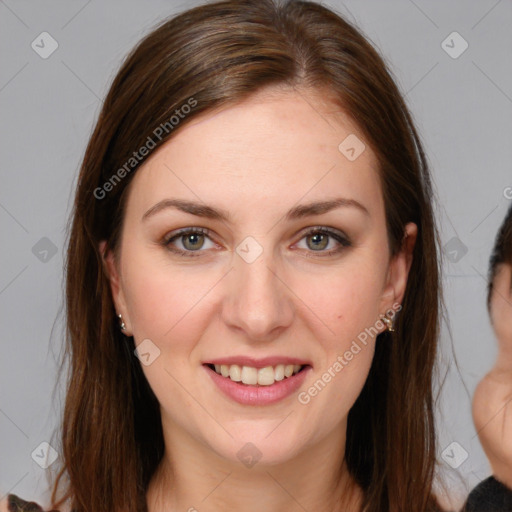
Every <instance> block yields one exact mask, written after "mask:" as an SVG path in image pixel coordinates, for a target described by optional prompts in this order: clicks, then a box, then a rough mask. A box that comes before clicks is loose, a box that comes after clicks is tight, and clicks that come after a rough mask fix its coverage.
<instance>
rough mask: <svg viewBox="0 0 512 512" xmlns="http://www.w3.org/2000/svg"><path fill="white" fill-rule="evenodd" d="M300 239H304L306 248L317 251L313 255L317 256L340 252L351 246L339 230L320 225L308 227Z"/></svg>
mask: <svg viewBox="0 0 512 512" xmlns="http://www.w3.org/2000/svg"><path fill="white" fill-rule="evenodd" d="M302 240H306V250H309V251H310V252H316V253H319V254H316V255H315V256H319V257H324V256H331V255H333V254H337V253H340V252H341V251H343V249H345V248H346V247H350V246H351V243H350V240H349V239H348V238H347V237H346V236H345V235H344V234H343V233H342V232H341V231H338V230H334V229H330V228H324V227H320V226H316V227H313V228H309V229H308V230H307V231H306V233H305V235H304V236H303V237H302V238H301V241H302ZM331 242H332V243H331ZM326 249H328V250H326Z"/></svg>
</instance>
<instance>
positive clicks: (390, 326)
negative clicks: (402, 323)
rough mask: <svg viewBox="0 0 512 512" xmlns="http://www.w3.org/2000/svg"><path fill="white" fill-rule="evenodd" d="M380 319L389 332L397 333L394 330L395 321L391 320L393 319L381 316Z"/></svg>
mask: <svg viewBox="0 0 512 512" xmlns="http://www.w3.org/2000/svg"><path fill="white" fill-rule="evenodd" d="M380 319H381V320H382V321H383V322H384V323H385V324H386V327H387V328H388V331H389V332H395V329H393V320H391V318H388V317H387V316H385V315H380Z"/></svg>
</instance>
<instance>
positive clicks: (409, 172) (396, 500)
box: [52, 0, 440, 512]
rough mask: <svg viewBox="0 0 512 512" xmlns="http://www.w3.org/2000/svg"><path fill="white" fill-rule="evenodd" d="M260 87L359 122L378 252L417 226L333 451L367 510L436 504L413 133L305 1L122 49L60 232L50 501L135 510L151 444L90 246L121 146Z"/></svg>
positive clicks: (369, 57)
mask: <svg viewBox="0 0 512 512" xmlns="http://www.w3.org/2000/svg"><path fill="white" fill-rule="evenodd" d="M271 86H289V87H291V88H295V89H297V90H300V89H301V88H305V89H314V90H322V91H325V92H326V93H327V94H328V96H329V98H330V99H331V101H332V102H333V104H334V105H335V106H336V107H339V108H340V109H343V110H344V111H345V112H347V113H348V114H349V115H350V116H351V117H352V118H353V119H354V120H355V121H356V122H357V124H358V125H359V127H360V128H361V131H362V133H363V135H364V137H365V143H366V144H368V145H369V146H370V147H371V149H372V150H373V151H374V153H375V155H376V156H377V158H378V162H379V181H380V184H381V189H382V193H383V197H384V203H385V214H386V224H387V231H388V238H389V242H390V251H391V254H392V255H394V254H396V252H397V251H398V250H399V249H400V247H401V244H402V240H403V235H404V226H405V224H406V223H407V222H414V223H416V224H417V225H418V228H419V233H418V238H417V240H416V245H415V248H414V253H413V263H412V267H411V269H410V273H409V280H408V283H407V288H406V291H405V296H404V299H403V302H402V306H403V308H402V310H401V313H400V315H399V316H398V318H397V320H396V323H395V329H396V332H394V333H392V334H391V333H389V332H385V333H382V334H380V335H379V337H378V340H377V343H376V352H375V356H374V360H373V364H372V367H371V369H370V373H369V376H368V379H367V381H366V384H365V386H364V388H363V390H362V392H361V394H360V396H359V397H358V399H357V401H356V403H355V404H354V406H353V407H352V409H351V411H350V413H349V417H348V427H347V446H346V460H347V464H348V469H349V471H350V473H351V474H352V475H353V477H354V478H355V480H356V481H357V482H358V483H359V485H360V486H361V487H362V489H363V490H364V496H365V500H364V507H363V508H364V510H365V511H368V512H386V511H403V512H405V511H407V512H410V511H411V510H414V511H415V512H423V511H425V512H426V511H433V510H437V502H436V500H435V498H434V497H433V494H432V487H433V481H434V473H435V463H436V439H435V431H434V417H433V394H432V379H433V371H434V368H435V366H434V363H435V358H436V348H437V340H438V334H439V312H440V282H439V267H438V266H439V263H438V261H439V258H438V257H439V255H438V244H439V241H438V234H437V230H436V226H435V222H434V217H433V211H432V204H431V198H432V196H433V190H432V184H431V179H430V175H429V170H428V164H427V161H426V158H425V155H424V151H423V149H422V145H421V141H420V139H419V136H418V134H417V132H416V129H415V127H414V124H413V121H412V119H411V115H410V114H409V112H408V109H407V106H406V105H405V102H404V100H403V97H402V95H401V93H400V91H399V89H398V88H397V86H396V84H395V82H394V80H393V79H392V77H391V74H390V72H389V71H388V69H387V67H386V65H385V63H384V61H383V59H382V58H381V57H380V56H379V54H378V53H377V51H376V50H375V49H374V48H373V46H372V45H371V44H370V43H369V42H368V41H367V40H366V39H365V37H363V35H362V34H361V33H360V32H359V31H358V30H357V29H356V28H355V27H354V26H352V25H351V24H350V23H348V22H347V21H345V20H344V19H343V18H342V17H341V16H339V15H337V14H335V13H334V12H333V11H331V10H329V9H327V8H325V7H323V6H321V5H319V4H315V3H312V2H302V1H287V2H284V3H276V2H273V1H272V0H254V1H248V0H247V1H243V0H240V1H236V0H227V1H221V2H216V3H209V4H205V5H203V6H199V7H195V8H193V9H190V10H188V11H185V12H183V13H181V14H179V15H177V16H176V17H173V18H171V19H168V20H165V21H164V22H162V23H161V24H160V25H159V26H158V27H156V28H155V29H154V30H153V31H152V32H151V33H149V35H147V36H146V37H144V38H143V39H142V40H141V41H140V42H139V43H138V45H137V46H136V47H135V48H134V49H133V51H132V52H131V53H130V54H129V55H128V56H127V58H126V59H125V61H124V63H123V64H122V66H121V69H120V70H119V72H118V74H117V76H116V77H115V78H114V80H113V83H112V85H111V87H110V90H109V92H108V94H107V96H106V99H105V101H104V104H103V107H102V110H101V112H100V114H99V118H98V121H97V123H96V126H95V129H94V131H93V133H92V136H91V138H90V140H89V143H88V146H87V148H86V151H85V155H84V158H83V162H82V165H81V169H80V175H79V180H78V184H77V189H76V196H75V203H74V210H73V214H72V222H71V229H70V233H69V244H68V252H67V257H66V306H67V309H66V315H67V318H66V319H67V324H66V326H67V336H66V348H65V353H64V361H69V373H68V381H67V390H66V401H65V406H64V411H63V419H62V424H61V425H60V430H61V432H60V436H61V442H62V458H63V463H62V466H61V467H59V474H58V476H57V478H56V479H55V482H54V485H53V492H52V507H56V508H57V507H58V506H59V505H61V504H62V503H64V501H65V500H66V499H69V501H70V503H71V505H72V508H73V509H74V510H75V511H76V512H85V511H87V512H106V511H108V512H112V511H114V512H120V511H123V512H141V511H145V510H147V506H146V497H145V493H146V491H147V487H148V483H149V481H150V479H151V476H152V475H153V473H154V471H155V469H156V467H157V465H158V464H159V462H160V460H161V458H162V456H163V453H164V441H163V434H162V426H161V418H160V412H159V405H158V401H157V399H156V397H155V395H154V394H153V392H152V390H151V388H150V387H149V385H148V382H147V380H146V379H145V377H144V374H143V372H142V370H141V366H140V362H139V361H138V359H137V358H136V357H135V356H134V354H133V350H134V348H135V347H134V341H133V338H126V337H125V336H124V335H123V334H122V333H121V332H120V331H119V328H118V323H117V319H116V317H115V310H114V307H113V302H112V296H111V292H110V286H109V281H108V277H107V275H106V272H105V270H104V268H103V265H102V256H101V254H100V252H99V248H98V245H99V243H100V241H102V240H106V241H107V245H108V248H110V249H112V250H113V251H114V253H116V248H117V247H118V243H119V234H120V228H121V224H122V221H123V215H124V208H125V198H126V191H127V187H128V186H129V184H130V182H131V179H132V178H133V176H134V174H135V172H136V171H137V169H138V168H139V166H140V165H141V164H142V163H143V162H144V161H145V160H146V158H147V156H146V157H144V158H140V160H139V159H138V160H137V161H134V159H133V152H134V151H137V150H138V149H139V148H140V147H142V146H144V145H147V144H149V139H151V142H152V143H153V145H154V148H153V149H152V151H155V150H156V149H158V147H159V146H160V145H161V144H163V143H164V142H166V141H167V140H169V139H170V138H171V137H172V136H173V135H174V134H175V133H177V132H178V131H179V130H180V129H181V128H182V127H184V126H186V125H187V123H188V122H190V121H191V120H192V119H195V118H196V117H197V116H199V115H200V114H202V113H205V112H208V111H211V110H213V109H216V108H219V107H224V106H229V105H233V104H235V103H238V102H241V101H243V100H244V99H247V98H248V97H249V96H250V95H251V94H253V93H255V92H256V91H258V90H260V89H262V88H264V87H271ZM184 105H188V106H189V107H190V108H188V107H187V109H185V108H184ZM183 112H188V114H187V115H181V116H179V120H178V121H177V122H176V120H177V119H178V117H177V116H178V113H183ZM173 116H174V117H175V118H176V119H174V121H173V120H172V117H173ZM361 306H362V305H361ZM64 361H63V364H64ZM64 476H66V479H67V482H66V487H65V492H64V493H63V495H62V496H61V498H60V499H59V500H58V501H57V496H58V494H59V492H60V490H61V484H62V480H63V477H64Z"/></svg>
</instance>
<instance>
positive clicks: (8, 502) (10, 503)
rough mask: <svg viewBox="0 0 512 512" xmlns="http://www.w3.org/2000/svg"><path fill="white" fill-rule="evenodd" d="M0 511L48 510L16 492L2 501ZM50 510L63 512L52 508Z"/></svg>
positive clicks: (26, 511) (35, 511)
mask: <svg viewBox="0 0 512 512" xmlns="http://www.w3.org/2000/svg"><path fill="white" fill-rule="evenodd" d="M0 512H46V511H45V510H44V509H43V507H41V505H39V504H38V503H36V502H35V501H26V500H24V499H22V498H20V497H19V496H16V494H8V495H7V497H5V498H4V499H3V500H2V501H0ZM48 512H63V511H59V510H50V511H48Z"/></svg>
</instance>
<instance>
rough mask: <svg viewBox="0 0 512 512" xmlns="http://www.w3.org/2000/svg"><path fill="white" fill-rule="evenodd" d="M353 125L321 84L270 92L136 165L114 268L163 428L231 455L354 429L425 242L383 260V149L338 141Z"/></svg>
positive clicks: (267, 454) (289, 449) (188, 130)
mask: <svg viewBox="0 0 512 512" xmlns="http://www.w3.org/2000/svg"><path fill="white" fill-rule="evenodd" d="M354 136H356V137H358V138H359V139H360V140H363V139H364V137H363V135H362V133H361V130H360V129H359V128H358V126H357V125H356V124H355V123H354V122H353V121H352V120H351V119H350V118H349V117H348V116H347V115H345V114H343V112H341V111H340V109H339V108H336V107H334V106H333V105H329V104H327V103H325V104H324V103H322V102H321V100H320V96H318V95H315V94H314V93H306V92H301V93H300V94H299V93H298V92H292V91H285V90H266V91H262V92H260V93H258V94H256V95H254V96H252V97H251V98H250V99H249V100H246V101H244V102H242V103H239V104H237V105H235V106H230V107H228V108H224V109H222V110H219V111H216V112H209V113H207V114H203V115H201V116H199V117H197V118H196V119H194V120H193V121H192V122H191V123H190V124H189V125H186V126H184V127H183V129H181V130H180V131H179V132H177V133H176V135H175V136H174V137H173V138H172V139H171V140H169V141H168V142H166V143H165V144H164V145H163V146H162V147H161V148H159V149H158V150H157V151H155V153H154V154H152V155H151V156H150V157H149V159H148V160H147V161H146V162H145V163H144V164H143V166H142V167H141V168H140V169H139V170H138V171H137V173H136V175H135V176H134V178H133V181H132V183H131V184H130V190H129V194H128V197H127V203H126V213H125V218H124V223H123V229H122V235H121V240H120V247H119V250H120V263H119V266H118V267H117V266H116V265H115V263H114V260H113V258H112V254H111V253H109V254H108V255H107V262H108V268H109V273H110V278H111V286H112V293H113V298H114V301H115V305H116V309H117V311H118V312H119V313H122V315H123V320H124V322H125V324H126V333H127V334H128V335H133V336H134V339H135V343H136V345H139V344H141V343H145V345H142V347H145V350H143V352H144V351H145V352H147V353H149V354H150V355H149V356H145V358H146V359H149V360H150V361H152V362H151V364H148V365H143V366H142V368H143V371H144V374H145V375H146V377H147V379H148V381H149V384H150V386H151V388H152V389H153V391H154V393H155V395H156V397H157V398H158V400H159V402H160V406H161V413H162V423H163V428H164V431H167V432H173V433H176V435H180V436H185V437H186V438H187V439H189V440H191V441H193V442H194V443H197V445H198V446H202V447H203V449H206V450H208V451H209V452H211V453H214V454H216V456H220V457H222V458H223V459H227V460H228V461H229V460H231V461H233V462H237V463H239V460H240V459H239V457H240V455H239V450H240V449H241V447H243V446H244V445H245V444H246V443H248V442H251V443H253V444H254V445H255V446H256V447H257V448H258V450H259V452H260V453H261V459H260V461H259V463H260V464H264V463H268V464H277V463H279V462H282V461H286V460H289V459H291V458H292V457H294V456H298V455H299V454H301V453H302V452H305V451H306V450H308V449H310V448H312V447H314V446H315V445H316V444H318V443H321V442H322V441H325V440H326V439H330V438H332V437H333V436H335V437H337V438H339V436H341V435H344V433H345V428H346V419H347V415H348V412H349V410H350V408H351V406H352V405H353V404H354V402H355V400H356V398H357V397H358V395H359V393H360V392H361V389H362V387H363V385H364V382H365V380H366V378H367V375H368V372H369V369H370V365H371V362H372V357H373V354H374V347H375V333H376V331H377V330H378V331H382V330H383V329H384V327H383V325H382V323H381V322H379V317H380V315H381V314H384V313H385V312H386V311H387V310H390V309H391V310H393V305H394V304H397V303H400V301H401V299H402V297H403V293H404V290H405V285H406V279H407V273H408V270H409V267H410V263H411V261H410V252H411V251H412V247H413V245H414V241H415V236H416V226H415V225H414V224H408V225H407V226H406V228H407V233H408V237H407V242H406V245H405V246H404V247H405V248H404V249H403V250H402V251H401V252H400V253H399V254H398V255H397V256H395V257H394V258H391V257H390V249H389V245H388V236H387V231H386V223H385V210H384V202H383V197H382V190H381V187H380V182H379V177H378V166H377V160H376V157H375V155H374V153H373V152H372V150H371V149H370V147H369V145H366V148H365V149H364V150H363V151H362V152H361V154H359V156H357V153H358V152H359V151H360V149H361V147H360V146H354V148H355V150H354V151H353V152H352V151H350V150H348V151H347V150H346V147H345V146H346V144H345V146H344V145H342V151H340V149H339V147H338V146H339V145H340V143H341V142H342V141H344V140H345V139H347V137H351V138H352V139H348V141H349V142H350V141H351V140H352V141H353V140H355V139H354ZM349 146H350V144H349ZM343 148H345V149H343ZM354 156H356V157H357V158H355V159H354ZM348 157H350V158H348ZM171 201H179V202H181V203H176V202H175V203H171ZM316 203H319V205H317V206H316V207H313V208H309V206H311V205H313V204H316ZM320 203H325V204H323V205H322V204H320ZM328 203H329V204H328ZM173 204H174V206H173ZM178 204H181V205H182V206H183V208H179V207H178V206H176V205H178ZM194 205H195V206H194ZM192 206H193V207H192ZM184 210H186V211H184ZM183 230H189V231H190V233H188V234H183ZM395 307H396V306H395ZM372 328H373V330H372ZM365 329H369V331H365ZM368 332H369V333H370V334H368ZM364 333H366V337H365V334H364ZM145 340H146V341H145ZM147 340H150V341H147ZM362 340H365V341H364V342H363V341H362ZM158 351H159V352H158ZM265 358H266V359H267V360H266V361H264V359H265ZM268 358H273V359H271V360H270V361H269V359H268ZM223 361H225V362H226V363H229V364H226V366H227V368H228V370H226V368H224V369H223V368H222V367H219V366H218V367H217V370H219V371H221V372H222V370H224V373H226V371H229V372H231V373H230V375H231V377H232V378H233V380H232V379H231V377H227V376H222V375H218V374H217V373H216V371H215V369H214V368H215V366H214V364H217V365H219V364H221V363H222V362H223ZM237 362H238V363H239V364H238V365H237ZM251 363H252V364H251ZM336 363H338V364H336ZM290 364H297V365H300V367H301V368H302V367H303V369H302V370H301V371H299V372H298V373H297V374H296V375H294V376H289V377H287V376H284V375H283V374H285V372H286V374H289V371H290V370H289V368H288V370H287V369H286V366H287V365H290ZM244 366H245V368H244ZM268 366H271V367H272V368H268ZM261 367H266V369H264V370H262V368H261ZM294 369H296V368H294ZM260 370H261V371H260ZM240 378H242V379H243V381H242V382H240V381H239V379H240ZM258 379H260V380H259V382H262V383H263V384H256V382H258ZM237 380H238V381H239V382H236V381H237ZM244 381H245V382H246V383H244ZM271 382H274V384H272V385H269V383H271ZM315 390H316V391H315Z"/></svg>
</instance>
